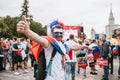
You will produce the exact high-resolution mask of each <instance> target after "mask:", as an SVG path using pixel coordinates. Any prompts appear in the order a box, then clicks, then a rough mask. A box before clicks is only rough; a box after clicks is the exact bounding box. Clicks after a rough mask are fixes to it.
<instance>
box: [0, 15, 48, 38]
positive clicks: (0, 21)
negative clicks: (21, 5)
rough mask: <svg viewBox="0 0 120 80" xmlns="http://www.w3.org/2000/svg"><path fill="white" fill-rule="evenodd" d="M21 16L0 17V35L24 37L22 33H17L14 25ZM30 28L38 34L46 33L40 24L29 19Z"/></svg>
mask: <svg viewBox="0 0 120 80" xmlns="http://www.w3.org/2000/svg"><path fill="white" fill-rule="evenodd" d="M20 20H21V17H10V16H6V17H0V36H1V37H6V38H12V37H25V36H24V35H23V34H20V33H17V31H16V26H17V23H18V22H19V21H20ZM30 29H32V30H33V31H34V32H36V33H37V34H39V35H46V34H47V33H46V28H45V27H43V26H42V24H40V23H38V22H35V21H34V20H30Z"/></svg>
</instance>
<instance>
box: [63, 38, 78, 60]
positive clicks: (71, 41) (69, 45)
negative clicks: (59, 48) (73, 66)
mask: <svg viewBox="0 0 120 80" xmlns="http://www.w3.org/2000/svg"><path fill="white" fill-rule="evenodd" d="M65 44H66V45H67V46H68V47H69V48H71V47H72V46H74V45H77V43H76V42H75V41H73V40H69V41H66V42H65ZM67 62H68V61H67ZM69 62H77V58H76V54H75V51H72V60H69Z"/></svg>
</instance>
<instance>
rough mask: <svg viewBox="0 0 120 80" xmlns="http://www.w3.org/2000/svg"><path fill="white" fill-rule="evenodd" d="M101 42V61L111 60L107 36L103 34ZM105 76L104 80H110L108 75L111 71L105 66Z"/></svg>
mask: <svg viewBox="0 0 120 80" xmlns="http://www.w3.org/2000/svg"><path fill="white" fill-rule="evenodd" d="M101 42H102V45H101V47H100V50H101V60H108V59H109V55H108V54H109V51H110V50H109V46H110V45H109V44H108V43H109V42H108V41H107V40H106V35H105V34H102V35H101ZM103 69H104V76H103V79H102V80H109V78H108V75H109V69H108V66H104V68H103Z"/></svg>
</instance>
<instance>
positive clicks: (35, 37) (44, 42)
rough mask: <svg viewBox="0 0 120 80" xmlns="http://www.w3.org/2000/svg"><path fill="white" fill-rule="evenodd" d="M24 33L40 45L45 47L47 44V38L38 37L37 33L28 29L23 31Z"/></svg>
mask: <svg viewBox="0 0 120 80" xmlns="http://www.w3.org/2000/svg"><path fill="white" fill-rule="evenodd" d="M25 35H26V36H27V37H28V38H30V39H31V40H33V41H35V42H37V43H39V44H40V45H42V46H43V47H45V48H47V47H48V46H49V42H48V40H47V39H45V38H42V37H40V36H39V35H38V34H36V33H35V32H33V31H31V30H28V31H27V32H25Z"/></svg>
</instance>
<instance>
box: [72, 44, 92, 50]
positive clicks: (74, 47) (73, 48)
mask: <svg viewBox="0 0 120 80" xmlns="http://www.w3.org/2000/svg"><path fill="white" fill-rule="evenodd" d="M84 48H87V49H89V50H92V48H90V47H89V46H83V45H74V46H73V47H72V48H71V49H72V50H74V51H77V50H81V49H84Z"/></svg>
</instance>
